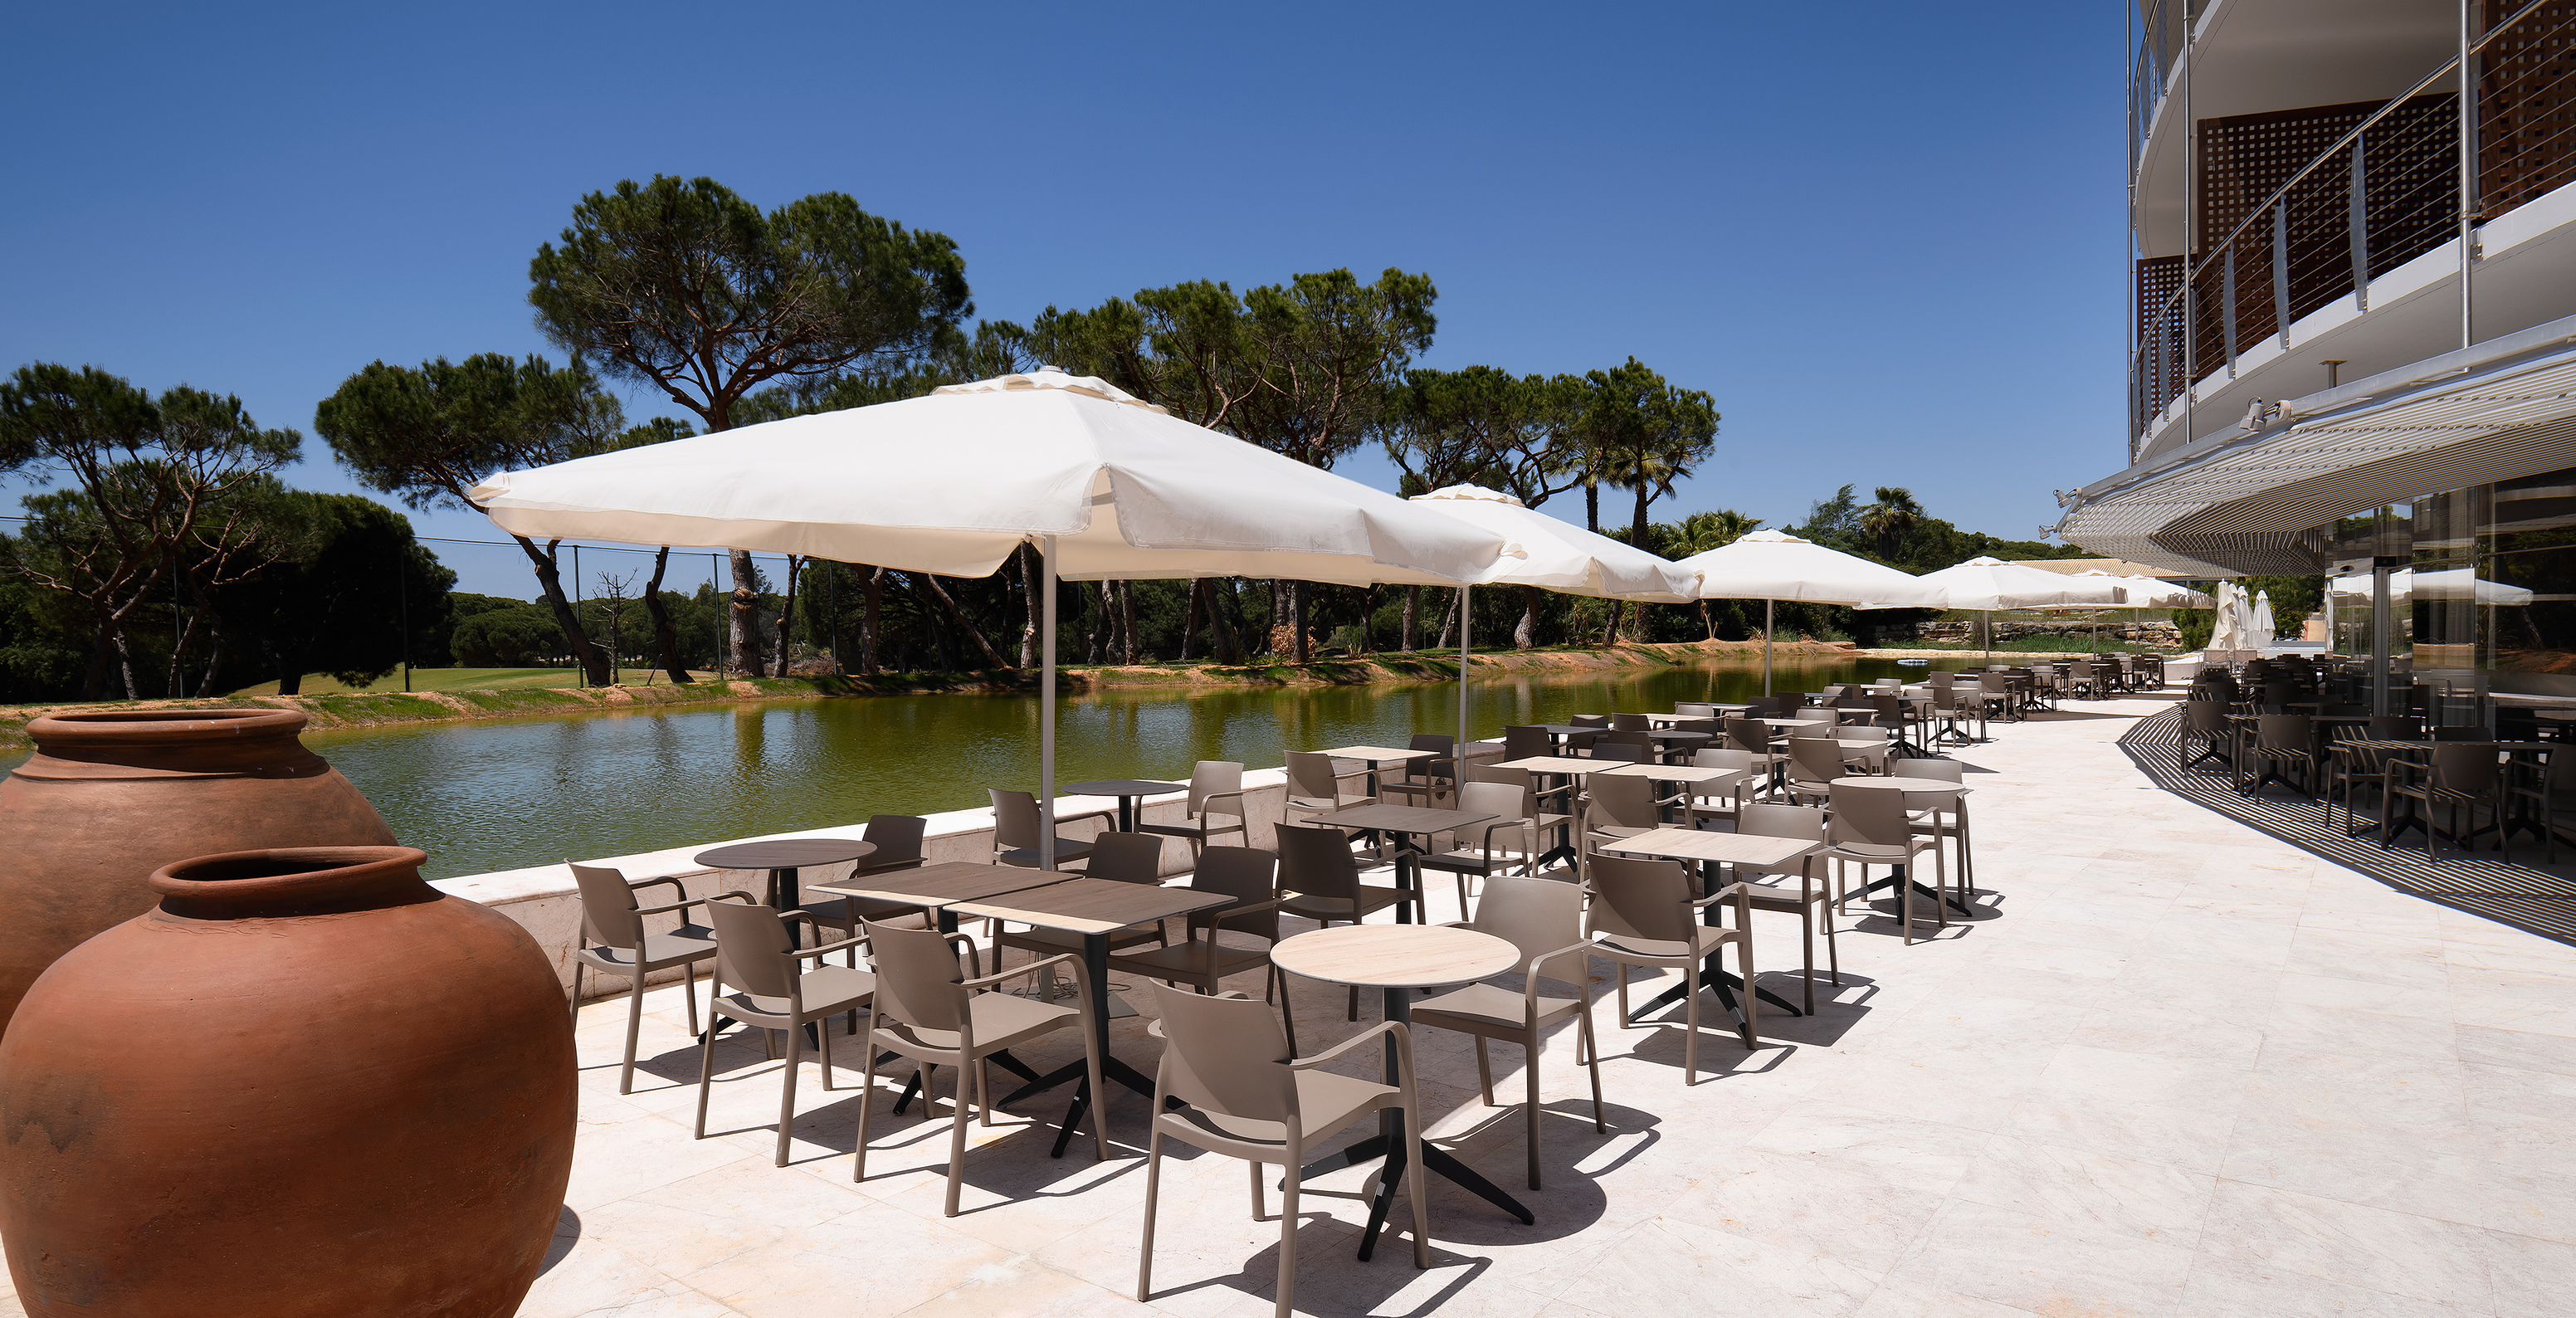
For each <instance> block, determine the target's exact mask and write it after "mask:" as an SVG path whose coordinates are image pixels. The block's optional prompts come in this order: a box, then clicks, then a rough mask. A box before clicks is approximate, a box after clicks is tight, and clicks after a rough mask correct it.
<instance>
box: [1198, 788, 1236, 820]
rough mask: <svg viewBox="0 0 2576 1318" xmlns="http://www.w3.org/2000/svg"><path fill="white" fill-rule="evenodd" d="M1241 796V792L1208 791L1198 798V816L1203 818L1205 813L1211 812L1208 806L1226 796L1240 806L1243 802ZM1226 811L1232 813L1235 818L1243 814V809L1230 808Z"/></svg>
mask: <svg viewBox="0 0 2576 1318" xmlns="http://www.w3.org/2000/svg"><path fill="white" fill-rule="evenodd" d="M1243 796H1244V794H1243V793H1242V792H1210V793H1208V794H1207V795H1205V796H1203V797H1200V798H1199V816H1200V817H1201V818H1205V817H1206V816H1207V815H1209V814H1210V813H1212V811H1211V810H1210V808H1209V807H1211V806H1213V805H1215V804H1216V803H1217V802H1219V801H1222V800H1225V799H1226V798H1228V797H1232V798H1234V803H1235V805H1236V806H1238V807H1240V806H1241V805H1242V804H1243ZM1226 813H1228V814H1231V815H1234V816H1235V817H1237V818H1241V817H1242V816H1243V811H1242V810H1241V809H1235V810H1230V811H1227V812H1226Z"/></svg>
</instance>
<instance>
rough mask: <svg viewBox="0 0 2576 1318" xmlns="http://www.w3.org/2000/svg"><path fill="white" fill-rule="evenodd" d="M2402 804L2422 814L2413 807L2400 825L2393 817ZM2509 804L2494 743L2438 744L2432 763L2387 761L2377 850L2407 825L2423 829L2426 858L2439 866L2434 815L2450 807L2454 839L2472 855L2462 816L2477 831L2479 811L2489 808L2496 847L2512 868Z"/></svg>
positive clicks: (2440, 849) (2438, 845)
mask: <svg viewBox="0 0 2576 1318" xmlns="http://www.w3.org/2000/svg"><path fill="white" fill-rule="evenodd" d="M2400 800H2406V801H2411V802H2414V803H2415V805H2420V806H2421V807H2422V809H2421V811H2420V812H2419V811H2418V810H2417V809H2416V808H2415V805H2410V806H2409V807H2408V808H2407V814H2406V819H2405V821H2404V822H2403V823H2401V822H2400V821H2399V820H2398V819H2397V816H2396V813H2395V803H2396V802H2398V801H2400ZM2505 801H2506V797H2505V792H2504V772H2503V768H2502V766H2501V765H2499V764H2498V763H2497V761H2496V749H2495V745H2494V743H2492V742H2472V741H2453V742H2443V743H2439V744H2436V745H2435V746H2434V747H2433V754H2432V757H2431V763H2429V764H2418V763H2415V762H2413V761H2411V760H2400V759H2391V760H2389V762H2388V785H2387V786H2386V787H2385V788H2383V789H2381V792H2380V803H2381V804H2380V809H2379V845H2380V846H2381V848H2383V849H2385V848H2386V847H2388V846H2389V839H2390V837H2391V834H2392V832H2394V831H2402V830H2403V829H2404V828H2405V827H2408V826H2412V827H2416V828H2421V829H2423V830H2424V859H2425V860H2426V861H2428V862H2430V861H2439V860H2440V859H2441V858H2442V846H2441V833H2440V831H2439V829H2438V828H2437V827H2436V826H2435V824H2434V810H2435V808H2436V807H2447V808H2448V809H2449V811H2450V815H2451V839H2452V841H2454V842H2456V843H2458V844H2459V847H2460V850H2461V851H2462V852H2464V853H2465V852H2468V851H2470V850H2473V849H2474V848H2473V847H2472V845H2471V844H2470V842H2469V841H2468V833H2467V832H2465V831H2464V830H2462V829H2461V827H2460V820H2461V817H2462V815H2463V814H2465V815H2466V816H2467V818H2468V822H2469V823H2470V824H2471V825H2472V826H2474V825H2475V824H2476V823H2477V822H2478V819H2477V815H2478V807H2479V806H2480V805H2485V806H2488V807H2489V808H2490V809H2492V810H2493V811H2494V815H2495V819H2496V847H2497V849H2499V850H2501V851H2502V852H2504V858H2505V861H2506V862H2507V863H2508V864H2510V863H2511V862H2512V860H2513V846H2512V841H2513V840H2512V839H2511V838H2508V837H2506V836H2505V833H2504V826H2503V821H2504V814H2505Z"/></svg>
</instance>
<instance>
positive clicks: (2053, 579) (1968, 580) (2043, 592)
mask: <svg viewBox="0 0 2576 1318" xmlns="http://www.w3.org/2000/svg"><path fill="white" fill-rule="evenodd" d="M1916 580H1918V581H1920V582H1922V583H1923V584H1924V585H1926V586H1930V587H1933V588H1935V589H1937V590H1939V591H1940V592H1941V593H1942V594H1943V595H1944V596H1945V597H1946V598H1947V599H1948V600H1949V606H1950V607H1951V608H1954V609H1977V610H1980V611H1991V610H1995V609H2052V608H2085V607H2088V606H2089V607H2108V606H2111V605H2117V604H2124V603H2126V602H2127V595H2126V593H2125V592H2123V591H2122V590H2121V588H2120V587H2119V586H2117V585H2114V584H2111V581H2110V579H2106V578H2102V577H2086V576H2083V575H2081V574H2075V575H2069V574H2067V573H2063V572H2048V571H2043V570H2041V569H2039V568H2035V567H2022V566H2020V565H2018V564H2014V563H2007V562H2004V561H2003V560H2002V559H1998V558H1982V557H1981V558H1972V559H1969V560H1968V561H1967V562H1965V563H1961V564H1958V565H1957V566H1954V567H1945V568H1943V569H1941V570H1940V571H1938V572H1926V573H1924V574H1923V575H1922V576H1920V577H1918V578H1916Z"/></svg>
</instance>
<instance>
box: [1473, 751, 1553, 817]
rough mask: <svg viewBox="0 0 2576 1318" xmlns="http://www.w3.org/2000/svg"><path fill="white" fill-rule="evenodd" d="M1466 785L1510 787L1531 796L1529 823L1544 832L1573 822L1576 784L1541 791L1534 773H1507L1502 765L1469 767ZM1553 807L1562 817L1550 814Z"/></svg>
mask: <svg viewBox="0 0 2576 1318" xmlns="http://www.w3.org/2000/svg"><path fill="white" fill-rule="evenodd" d="M1467 781H1468V782H1471V783H1509V784H1511V785H1512V786H1514V787H1517V788H1520V789H1521V790H1522V791H1524V792H1527V793H1529V806H1530V820H1531V822H1532V823H1534V824H1535V825H1537V826H1538V828H1539V829H1540V830H1541V831H1542V832H1544V831H1545V830H1547V829H1551V828H1554V827H1556V826H1557V825H1559V824H1563V823H1567V822H1569V821H1571V820H1572V819H1573V818H1574V814H1573V806H1572V804H1571V803H1572V801H1573V800H1574V784H1572V783H1559V784H1557V785H1556V786H1554V787H1551V788H1548V789H1547V790H1546V791H1540V790H1539V786H1538V775H1536V774H1534V773H1531V772H1530V771H1529V770H1527V769H1506V768H1503V767H1501V766H1499V765H1490V764H1471V765H1468V766H1467ZM1551 807H1555V808H1556V809H1557V810H1558V811H1559V813H1553V814H1552V813H1549V810H1550V808H1551Z"/></svg>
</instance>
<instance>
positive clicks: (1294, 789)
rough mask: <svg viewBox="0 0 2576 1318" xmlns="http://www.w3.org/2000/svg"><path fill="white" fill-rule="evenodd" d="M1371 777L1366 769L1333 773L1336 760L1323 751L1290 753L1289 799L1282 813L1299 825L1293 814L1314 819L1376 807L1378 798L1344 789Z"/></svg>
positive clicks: (1291, 821) (1289, 820) (1290, 821)
mask: <svg viewBox="0 0 2576 1318" xmlns="http://www.w3.org/2000/svg"><path fill="white" fill-rule="evenodd" d="M1367 777H1368V772H1367V771H1366V770H1362V769H1355V770H1353V771H1351V772H1349V773H1335V772H1333V757H1332V756H1330V755H1326V754H1324V753H1323V752H1321V751H1290V752H1288V800H1287V806H1286V808H1285V810H1283V811H1282V813H1283V814H1287V815H1290V816H1292V817H1291V818H1289V819H1288V820H1287V821H1286V822H1289V823H1295V822H1296V820H1295V819H1294V818H1293V815H1294V814H1295V813H1296V812H1298V811H1303V812H1305V814H1306V815H1307V816H1308V817H1309V818H1311V817H1313V816H1315V815H1328V814H1331V813H1332V812H1334V811H1336V810H1348V809H1350V808H1351V807H1353V806H1361V805H1376V804H1377V798H1376V797H1374V796H1369V795H1366V794H1364V793H1353V792H1345V791H1343V790H1342V784H1343V783H1346V782H1349V781H1350V780H1352V779H1354V778H1357V779H1366V778H1367Z"/></svg>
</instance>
